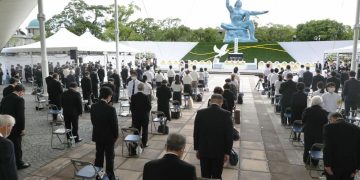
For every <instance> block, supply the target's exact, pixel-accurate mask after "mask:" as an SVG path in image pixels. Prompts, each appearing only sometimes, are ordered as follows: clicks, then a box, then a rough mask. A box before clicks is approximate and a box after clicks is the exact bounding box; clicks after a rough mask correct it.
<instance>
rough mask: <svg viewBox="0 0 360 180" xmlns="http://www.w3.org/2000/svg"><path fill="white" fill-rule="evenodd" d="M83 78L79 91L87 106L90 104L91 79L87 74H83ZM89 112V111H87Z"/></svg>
mask: <svg viewBox="0 0 360 180" xmlns="http://www.w3.org/2000/svg"><path fill="white" fill-rule="evenodd" d="M84 75H85V76H84V77H83V78H82V79H81V89H82V93H83V99H84V100H87V101H88V105H90V104H91V100H90V99H91V98H90V96H91V89H92V88H91V79H90V74H89V72H87V71H86V72H85V74H84ZM89 110H90V109H89Z"/></svg>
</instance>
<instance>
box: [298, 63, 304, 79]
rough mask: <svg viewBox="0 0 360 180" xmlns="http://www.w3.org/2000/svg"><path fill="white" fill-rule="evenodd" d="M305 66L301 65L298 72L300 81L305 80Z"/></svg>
mask: <svg viewBox="0 0 360 180" xmlns="http://www.w3.org/2000/svg"><path fill="white" fill-rule="evenodd" d="M304 67H305V66H304V65H303V64H302V65H300V70H299V72H298V77H299V79H298V82H303V80H304V72H305V70H304Z"/></svg>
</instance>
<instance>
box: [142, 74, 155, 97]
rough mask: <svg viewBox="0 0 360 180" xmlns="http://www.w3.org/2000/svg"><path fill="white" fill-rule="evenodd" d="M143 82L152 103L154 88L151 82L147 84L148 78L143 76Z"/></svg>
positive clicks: (145, 91) (145, 92)
mask: <svg viewBox="0 0 360 180" xmlns="http://www.w3.org/2000/svg"><path fill="white" fill-rule="evenodd" d="M142 82H143V83H144V94H145V95H146V96H147V97H148V98H149V101H150V103H151V100H152V93H153V92H152V87H151V84H150V83H149V82H147V76H146V75H143V77H142Z"/></svg>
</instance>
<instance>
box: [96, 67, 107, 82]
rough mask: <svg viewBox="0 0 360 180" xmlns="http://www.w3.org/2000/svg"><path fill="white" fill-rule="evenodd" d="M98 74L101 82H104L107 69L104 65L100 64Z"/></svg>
mask: <svg viewBox="0 0 360 180" xmlns="http://www.w3.org/2000/svg"><path fill="white" fill-rule="evenodd" d="M97 74H98V76H99V80H100V83H101V84H102V83H104V78H105V70H104V68H103V67H102V66H100V69H99V70H98V72H97Z"/></svg>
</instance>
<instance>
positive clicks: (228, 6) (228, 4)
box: [226, 0, 233, 13]
mask: <svg viewBox="0 0 360 180" xmlns="http://www.w3.org/2000/svg"><path fill="white" fill-rule="evenodd" d="M226 8H227V9H228V10H229V11H230V13H231V12H233V7H232V6H231V5H230V0H226Z"/></svg>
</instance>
